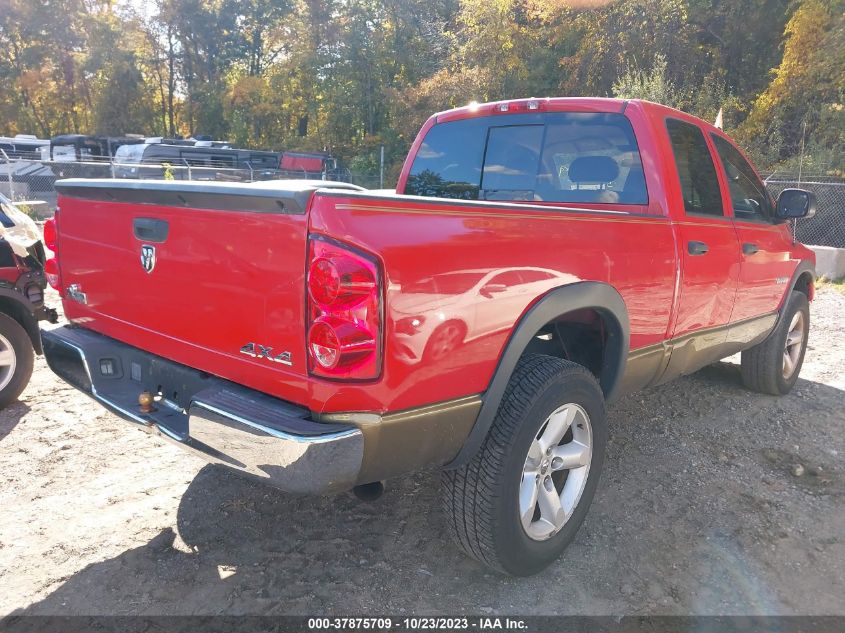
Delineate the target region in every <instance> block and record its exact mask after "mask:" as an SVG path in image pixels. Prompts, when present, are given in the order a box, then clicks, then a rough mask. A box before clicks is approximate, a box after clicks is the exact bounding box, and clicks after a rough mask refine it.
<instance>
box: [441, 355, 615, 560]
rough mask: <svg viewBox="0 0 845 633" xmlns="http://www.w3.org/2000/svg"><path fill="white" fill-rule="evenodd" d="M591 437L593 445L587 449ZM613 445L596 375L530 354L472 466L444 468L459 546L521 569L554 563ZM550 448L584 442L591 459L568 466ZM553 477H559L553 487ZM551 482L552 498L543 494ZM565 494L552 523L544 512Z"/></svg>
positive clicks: (576, 524)
mask: <svg viewBox="0 0 845 633" xmlns="http://www.w3.org/2000/svg"><path fill="white" fill-rule="evenodd" d="M573 411H574V413H572V412H573ZM553 413H555V416H552V415H551V414H553ZM572 415H574V416H575V417H574V421H573V419H572ZM564 417H567V418H568V420H569V425H567V423H566V422H565V421H564ZM550 420H555V422H554V423H551V422H550ZM547 422H550V424H548V425H547V424H546V423H547ZM585 423H586V424H585ZM560 428H568V430H567V431H566V432H565V434H564V435H563V437H562V439H561V442H560V443H558V444H555V443H554V437H556V435H555V433H554V431H555V430H556V429H560ZM576 432H577V433H578V434H579V435H578V437H577V438H576V435H575V433H576ZM546 433H548V435H546ZM587 436H589V437H587ZM543 438H545V439H546V441H545V444H543V443H541V440H542V439H543ZM567 439H568V440H569V441H568V442H567ZM576 439H577V440H578V441H579V443H577V445H576V441H575V440H576ZM587 441H588V442H589V451H585V450H584V449H583V448H582V447H583V446H584V445H585V442H587ZM606 443H607V426H606V421H605V405H604V396H603V394H602V391H601V388H600V387H599V384H598V382H597V381H596V379H595V377H594V376H593V375H592V374H591V373H590V372H589V371H588V370H587V369H586V368H584V367H582V366H581V365H577V364H575V363H572V362H569V361H566V360H561V359H559V358H555V357H552V356H544V355H539V354H531V355H526V356H524V357H523V358H522V359H520V361H519V363H518V364H517V366H516V369H515V370H514V373H513V376H512V377H511V380H510V382H509V383H508V386H507V389H506V390H505V394H504V397H503V398H502V403H501V404H500V406H499V410H498V412H497V414H496V418H495V420H494V421H493V424H492V426H491V427H490V430H489V432H488V434H487V437H486V438H485V440H484V443H483V444H482V445H481V448H480V449H479V450H478V453H477V454H476V455H475V457H473V459H472V460H471V461H470V462H469V463H468V464H467V465H465V466H463V467H461V468H458V469H456V470H447V471H444V473H443V478H442V484H443V493H442V500H443V508H444V511H445V514H446V517H447V524H448V527H449V531H450V532H451V534H452V537H453V538H454V540H455V542H456V543H457V545H458V546H459V547H460V548H461V549H462V550H463V551H464V552H466V553H467V554H468V555H469V556H471V557H472V558H475V559H476V560H478V561H480V562H482V563H484V564H486V565H488V566H489V567H491V568H493V569H495V570H497V571H500V572H504V573H508V574H513V575H516V576H528V575H530V574H535V573H537V572H539V571H540V570H542V569H544V568H545V567H547V566H548V565H550V564H551V563H552V562H554V561H555V560H556V559H557V558H558V556H560V554H561V553H562V552H563V550H564V549H565V548H566V546H567V545H569V543H570V542H571V541H572V539H573V538H575V534H576V533H577V531H578V528H579V527H580V526H581V523H583V521H584V517H585V516H586V515H587V509H588V508H589V506H590V503H591V501H592V499H593V495H594V494H595V490H596V485H597V484H598V479H599V474H600V472H601V467H602V462H603V459H604V449H605V445H606ZM545 445H548V446H550V447H552V449H551V450H552V451H554V450H555V449H557V450H558V451H559V452H560V451H565V450H567V449H565V448H564V447H565V446H570V447H571V448H576V453H580V455H581V459H580V460H576V461H577V462H578V463H581V462H584V461H586V465H584V466H580V467H573V468H572V469H571V470H568V469H566V468H563V467H561V464H560V463H557V462H555V461H554V460H552V459H550V457H553V456H554V453H552V454H551V455H548V453H546V452H545V451H544V450H543V447H544V446H545ZM537 447H539V448H537ZM529 450H531V453H532V454H529ZM587 453H588V454H587ZM560 454H564V453H560ZM584 455H586V457H584ZM537 456H539V458H538V457H537ZM567 459H575V458H574V457H573V458H569V457H567ZM573 463H575V462H573ZM554 464H557V469H555V467H554ZM541 473H542V474H541ZM553 473H554V474H553ZM548 477H552V478H553V479H551V484H553V485H554V490H553V492H552V491H551V490H549V488H548V483H549V481H548V480H547V478H548ZM532 482H533V484H535V485H536V488H535V487H532ZM570 482H571V486H570ZM567 486H570V488H567ZM542 487H545V489H546V490H547V491H548V492H549V495H543V494H542V492H540V491H541V489H542ZM535 490H536V492H535ZM567 490H569V492H567ZM521 492H522V499H521V498H520V493H521ZM560 495H562V496H563V499H564V500H565V501H564V502H563V505H564V514H563V515H561V514H559V511H557V514H555V515H554V516H555V517H556V519H557V521H558V522H560V521H561V520H562V521H563V523H562V525H560V526H558V525H554V526H552V525H551V524H550V523H548V522H545V523H544V521H545V520H546V519H547V518H548V516H547V514H546V513H545V510H546V509H547V508H549V507H551V508H552V509H553V511H554V508H555V504H553V503H551V504H550V502H549V499H552V500H553V499H554V496H557V498H558V499H559V500H560V499H561V496H560ZM531 499H536V500H537V501H536V503H532V501H531ZM541 500H542V501H544V502H545V505H544V506H543V508H541V506H540V503H541ZM560 505H561V504H560V502H559V503H558V505H557V506H556V507H557V508H559V507H560ZM567 505H568V506H569V509H568V511H567V510H566V506H567ZM525 508H528V509H529V510H528V511H524V509H525ZM523 515H524V516H525V517H527V518H526V519H523ZM545 532H548V534H545Z"/></svg>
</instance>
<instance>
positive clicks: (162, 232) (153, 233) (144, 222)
mask: <svg viewBox="0 0 845 633" xmlns="http://www.w3.org/2000/svg"><path fill="white" fill-rule="evenodd" d="M132 228H133V230H134V233H135V237H136V238H138V239H139V240H142V241H144V242H163V241H165V240H166V239H167V233H168V231H169V230H170V225H169V224H168V223H167V221H166V220H156V219H155V218H135V219H134V220H133V221H132Z"/></svg>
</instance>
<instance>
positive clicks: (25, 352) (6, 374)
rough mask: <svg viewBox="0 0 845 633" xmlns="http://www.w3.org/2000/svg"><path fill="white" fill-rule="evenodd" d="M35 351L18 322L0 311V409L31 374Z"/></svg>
mask: <svg viewBox="0 0 845 633" xmlns="http://www.w3.org/2000/svg"><path fill="white" fill-rule="evenodd" d="M34 362H35V352H34V351H33V349H32V341H31V340H30V339H29V335H28V334H27V333H26V330H24V329H23V326H21V324H20V323H18V322H17V321H15V320H14V319H13V318H12V317H10V316H9V315H7V314H3V313H0V409H2V408H5V407H6V406H7V405H8V404H9V403H10V402H12V401H13V400H15V399H16V398H17V397H18V396H19V395H21V392H22V391H23V390H24V389H25V388H26V386H27V384H28V383H29V379H30V377H31V376H32V367H33V364H34Z"/></svg>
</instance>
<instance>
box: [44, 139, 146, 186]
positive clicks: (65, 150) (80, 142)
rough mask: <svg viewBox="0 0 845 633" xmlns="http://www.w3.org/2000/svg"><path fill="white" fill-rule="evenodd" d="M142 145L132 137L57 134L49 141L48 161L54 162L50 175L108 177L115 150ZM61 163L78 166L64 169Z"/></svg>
mask: <svg viewBox="0 0 845 633" xmlns="http://www.w3.org/2000/svg"><path fill="white" fill-rule="evenodd" d="M142 142H143V140H142V139H141V138H138V137H134V136H133V137H127V136H92V135H88V134H61V135H59V136H54V137H53V138H51V139H50V160H51V161H53V162H54V163H56V165H55V166H54V172H55V173H56V176H58V177H59V178H70V177H73V178H108V177H111V176H112V166H111V161H112V159H113V157H114V156H115V155H116V153H117V151H118V149H120V148H121V147H123V146H125V145H136V144H138V143H142ZM63 163H81V164H80V165H74V166H72V167H68V168H65V167H64V166H63Z"/></svg>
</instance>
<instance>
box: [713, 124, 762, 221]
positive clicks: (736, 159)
mask: <svg viewBox="0 0 845 633" xmlns="http://www.w3.org/2000/svg"><path fill="white" fill-rule="evenodd" d="M712 137H713V144H714V145H715V146H716V151H717V152H718V154H719V160H721V161H722V168H723V169H724V170H725V175H726V177H727V181H728V187H729V188H730V191H731V204H732V206H733V210H734V217H735V218H736V219H737V220H751V221H758V222H769V221H771V218H772V201H771V198H770V197H769V194H768V193H767V192H766V187H765V186H764V185H763V183H762V181H761V180H760V178H759V177H758V176H757V174H756V173H755V172H754V169H753V168H752V167H751V165H749V164H748V161H747V160H745V159H744V158H743V157H742V154H740V153H739V152H738V151H737V149H736V148H735V147H734V146H733V145H731V144H730V143H729V142H728V141H726V140H725V139H723V138H722V137H721V136H717V135H716V134H713V135H712Z"/></svg>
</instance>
